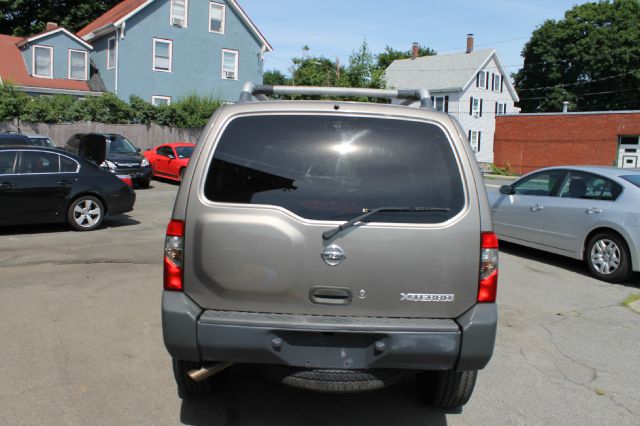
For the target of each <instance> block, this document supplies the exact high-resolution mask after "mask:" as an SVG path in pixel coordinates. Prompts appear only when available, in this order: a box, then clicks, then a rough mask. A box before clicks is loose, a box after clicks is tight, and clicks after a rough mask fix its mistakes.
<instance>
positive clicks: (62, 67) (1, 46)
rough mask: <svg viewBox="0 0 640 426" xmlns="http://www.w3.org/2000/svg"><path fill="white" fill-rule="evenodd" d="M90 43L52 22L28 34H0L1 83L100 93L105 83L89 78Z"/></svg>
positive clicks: (37, 91) (42, 91) (39, 91)
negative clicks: (22, 35) (40, 29)
mask: <svg viewBox="0 0 640 426" xmlns="http://www.w3.org/2000/svg"><path fill="white" fill-rule="evenodd" d="M92 49H93V48H92V46H91V45H90V44H88V43H86V42H85V41H83V40H82V39H80V38H78V37H77V36H75V35H74V34H72V33H70V32H69V31H67V30H66V29H64V28H62V27H59V26H57V25H56V24H54V23H49V24H47V29H46V31H44V32H42V33H40V34H35V35H32V36H28V37H13V36H9V35H0V84H3V82H6V83H11V84H13V85H15V87H16V88H17V89H18V90H22V91H25V92H27V93H28V94H30V95H53V94H66V95H73V96H79V97H84V96H88V95H99V94H100V92H101V91H103V89H104V86H103V85H102V84H101V82H100V81H99V78H97V77H96V78H93V79H90V61H89V57H90V54H91V51H92Z"/></svg>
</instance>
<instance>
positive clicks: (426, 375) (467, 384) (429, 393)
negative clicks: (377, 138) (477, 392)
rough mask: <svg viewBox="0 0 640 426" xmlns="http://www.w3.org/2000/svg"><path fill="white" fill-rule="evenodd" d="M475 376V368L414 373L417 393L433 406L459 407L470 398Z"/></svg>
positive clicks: (476, 372)
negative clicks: (470, 369)
mask: <svg viewBox="0 0 640 426" xmlns="http://www.w3.org/2000/svg"><path fill="white" fill-rule="evenodd" d="M477 376H478V371H477V370H472V371H424V372H422V373H418V374H417V375H416V379H417V382H418V383H417V384H418V393H419V394H420V397H421V398H422V400H423V401H424V402H425V403H427V404H429V405H431V406H433V407H438V408H447V409H452V408H459V407H462V406H463V405H464V404H466V403H467V401H469V398H471V394H472V393H473V388H474V386H475V385H476V377H477Z"/></svg>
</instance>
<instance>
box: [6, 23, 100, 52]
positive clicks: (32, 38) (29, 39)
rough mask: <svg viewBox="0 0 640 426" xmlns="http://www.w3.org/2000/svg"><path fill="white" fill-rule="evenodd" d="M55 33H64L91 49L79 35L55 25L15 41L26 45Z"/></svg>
mask: <svg viewBox="0 0 640 426" xmlns="http://www.w3.org/2000/svg"><path fill="white" fill-rule="evenodd" d="M57 33H64V34H66V35H67V36H69V37H71V38H72V39H73V40H74V41H77V42H78V43H80V44H81V45H83V46H84V47H85V48H87V49H89V50H92V49H93V47H92V46H91V45H90V44H88V43H87V42H86V41H84V40H82V39H81V38H80V37H78V36H76V35H75V34H73V33H71V32H69V31H68V30H67V29H66V28H63V27H56V28H53V29H51V30H47V31H43V32H41V33H38V34H34V35H32V36H29V37H25V38H23V39H22V40H20V41H19V42H18V43H16V46H18V47H22V46H25V45H27V44H29V43H33V42H34V41H37V40H40V39H41V38H44V37H49V36H51V35H54V34H57Z"/></svg>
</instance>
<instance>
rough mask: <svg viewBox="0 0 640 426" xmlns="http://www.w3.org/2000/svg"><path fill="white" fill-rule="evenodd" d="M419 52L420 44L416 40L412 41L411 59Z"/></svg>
mask: <svg viewBox="0 0 640 426" xmlns="http://www.w3.org/2000/svg"><path fill="white" fill-rule="evenodd" d="M419 54H420V45H419V44H418V42H417V41H414V42H413V44H412V45H411V59H415V58H417V57H418V55H419Z"/></svg>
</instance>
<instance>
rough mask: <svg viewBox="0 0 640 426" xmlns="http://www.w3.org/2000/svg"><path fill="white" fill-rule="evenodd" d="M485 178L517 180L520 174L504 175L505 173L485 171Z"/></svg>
mask: <svg viewBox="0 0 640 426" xmlns="http://www.w3.org/2000/svg"><path fill="white" fill-rule="evenodd" d="M482 176H483V177H484V178H490V179H503V180H516V179H518V178H519V177H520V176H503V175H492V174H489V173H485V174H484V175H482Z"/></svg>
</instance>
